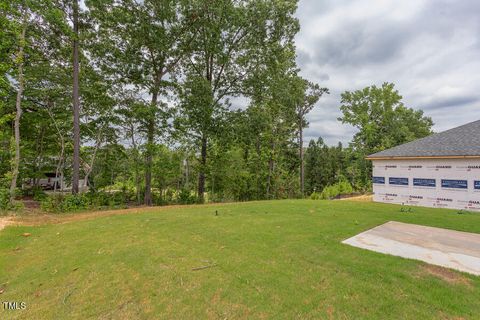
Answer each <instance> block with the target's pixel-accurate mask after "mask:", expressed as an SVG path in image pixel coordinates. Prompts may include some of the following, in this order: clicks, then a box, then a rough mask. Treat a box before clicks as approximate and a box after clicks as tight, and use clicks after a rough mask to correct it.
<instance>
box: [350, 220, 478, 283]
mask: <svg viewBox="0 0 480 320" xmlns="http://www.w3.org/2000/svg"><path fill="white" fill-rule="evenodd" d="M342 242H343V243H345V244H348V245H351V246H354V247H358V248H363V249H367V250H372V251H376V252H381V253H386V254H391V255H394V256H399V257H404V258H410V259H417V260H421V261H425V262H427V263H430V264H435V265H439V266H442V267H447V268H452V269H456V270H459V271H464V272H468V273H471V274H475V275H480V234H477V233H468V232H461V231H453V230H447V229H441V228H433V227H425V226H420V225H416V224H408V223H401V222H396V221H389V222H387V223H385V224H382V225H380V226H378V227H375V228H373V229H370V230H367V231H365V232H362V233H360V234H358V235H356V236H354V237H352V238H349V239H347V240H344V241H342Z"/></svg>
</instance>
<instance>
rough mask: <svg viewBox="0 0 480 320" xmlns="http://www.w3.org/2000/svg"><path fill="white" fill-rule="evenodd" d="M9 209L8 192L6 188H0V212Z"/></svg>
mask: <svg viewBox="0 0 480 320" xmlns="http://www.w3.org/2000/svg"><path fill="white" fill-rule="evenodd" d="M9 209H11V203H10V191H9V190H8V189H7V188H0V210H9Z"/></svg>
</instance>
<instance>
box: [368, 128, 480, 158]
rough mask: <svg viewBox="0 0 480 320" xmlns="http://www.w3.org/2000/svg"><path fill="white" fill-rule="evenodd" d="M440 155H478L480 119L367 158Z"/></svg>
mask: <svg viewBox="0 0 480 320" xmlns="http://www.w3.org/2000/svg"><path fill="white" fill-rule="evenodd" d="M442 156H443V157H453V156H459V157H463V156H480V120H477V121H474V122H470V123H467V124H464V125H463V126H460V127H456V128H453V129H450V130H447V131H443V132H440V133H435V134H432V135H430V136H428V137H425V138H422V139H418V140H414V141H412V142H408V143H405V144H402V145H399V146H396V147H394V148H391V149H387V150H384V151H380V152H377V153H374V154H371V155H369V156H368V157H367V159H369V158H403V157H442Z"/></svg>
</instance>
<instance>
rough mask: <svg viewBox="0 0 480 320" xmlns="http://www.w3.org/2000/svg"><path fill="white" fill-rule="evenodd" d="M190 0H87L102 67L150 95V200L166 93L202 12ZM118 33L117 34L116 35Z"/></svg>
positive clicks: (121, 86)
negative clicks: (188, 7)
mask: <svg viewBox="0 0 480 320" xmlns="http://www.w3.org/2000/svg"><path fill="white" fill-rule="evenodd" d="M186 2H187V1H170V0H163V1H153V0H146V1H135V0H118V1H116V0H106V1H101V2H100V1H93V0H92V1H86V4H87V7H88V8H89V11H90V18H91V20H92V23H93V24H94V25H95V26H96V27H95V31H94V32H93V33H92V35H91V42H92V43H93V45H92V54H93V55H94V57H95V63H96V64H97V65H98V66H99V68H101V70H102V72H103V73H105V74H106V75H108V76H109V77H110V79H111V80H113V81H115V82H116V83H117V89H118V91H120V92H121V91H123V90H125V89H126V88H127V86H133V87H134V88H135V89H137V92H138V97H137V99H138V100H143V99H144V98H143V97H144V96H146V95H149V96H150V101H149V103H148V108H144V109H143V111H144V112H143V114H142V115H143V119H142V121H141V124H142V131H143V132H144V133H145V135H146V140H147V141H146V150H145V196H144V203H145V204H146V205H151V204H152V193H151V188H152V165H153V153H154V150H155V140H156V137H157V136H158V134H159V133H161V132H159V130H161V129H164V128H165V125H166V121H167V116H168V113H167V112H166V111H167V110H166V108H167V104H166V103H165V102H162V101H160V100H161V95H164V96H165V95H166V94H167V90H168V89H169V88H171V87H172V86H173V84H174V83H175V75H174V73H175V72H176V71H177V70H176V68H177V67H178V64H179V61H180V59H181V58H182V57H183V56H184V55H185V54H186V52H188V51H187V50H186V48H187V47H188V46H187V44H188V43H190V42H191V40H192V38H193V37H195V32H189V33H188V34H187V31H190V30H191V28H193V25H194V24H195V22H196V19H197V15H198V13H197V14H194V13H191V12H189V11H188V10H186V9H185V6H186V4H185V3H186ZM112 35H115V36H112Z"/></svg>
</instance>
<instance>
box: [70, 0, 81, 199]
mask: <svg viewBox="0 0 480 320" xmlns="http://www.w3.org/2000/svg"><path fill="white" fill-rule="evenodd" d="M78 11H79V6H78V0H73V3H72V19H73V41H72V47H73V50H72V53H73V54H72V56H73V173H72V193H73V194H77V193H78V191H79V180H80V93H79V91H80V80H79V74H80V70H79V69H80V54H79V31H78V25H79V20H78V16H79V12H78Z"/></svg>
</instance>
